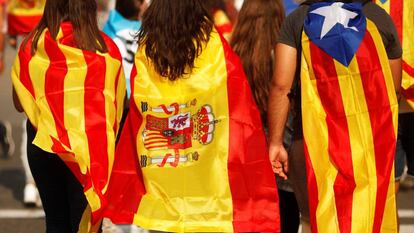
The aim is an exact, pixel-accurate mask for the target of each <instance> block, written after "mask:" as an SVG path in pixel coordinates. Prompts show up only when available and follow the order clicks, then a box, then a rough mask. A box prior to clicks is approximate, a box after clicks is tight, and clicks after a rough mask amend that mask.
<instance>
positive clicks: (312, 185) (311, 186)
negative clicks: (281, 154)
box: [303, 142, 319, 233]
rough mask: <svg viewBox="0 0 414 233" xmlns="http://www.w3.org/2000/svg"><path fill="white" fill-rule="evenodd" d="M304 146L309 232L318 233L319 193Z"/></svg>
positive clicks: (306, 149)
mask: <svg viewBox="0 0 414 233" xmlns="http://www.w3.org/2000/svg"><path fill="white" fill-rule="evenodd" d="M303 144H304V147H305V148H304V152H305V156H306V174H307V182H308V193H309V195H308V196H309V197H308V198H309V218H310V222H311V230H312V232H313V233H318V221H317V220H316V210H317V208H318V203H319V192H318V183H317V181H316V177H315V171H314V169H313V166H312V161H311V159H310V156H309V150H308V146H307V145H306V142H304V143H303Z"/></svg>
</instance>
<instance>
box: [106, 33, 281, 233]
mask: <svg viewBox="0 0 414 233" xmlns="http://www.w3.org/2000/svg"><path fill="white" fill-rule="evenodd" d="M195 67H196V68H194V69H193V71H192V72H191V74H188V75H185V76H184V77H182V78H180V79H179V80H177V81H175V82H171V81H168V80H166V78H163V77H161V76H160V75H158V74H157V73H156V71H155V70H154V68H153V65H152V64H151V62H150V61H148V59H147V58H146V56H145V48H143V47H140V48H139V49H138V53H137V55H136V60H135V68H134V70H133V75H132V76H131V77H133V80H132V96H131V102H130V113H129V115H128V117H127V120H126V123H125V127H124V129H123V131H122V134H121V138H120V141H119V144H118V145H117V152H116V156H120V157H124V159H123V160H119V161H120V163H115V165H114V171H113V176H112V179H111V183H110V186H109V193H108V195H109V196H110V197H108V199H109V200H110V205H109V207H108V209H107V215H106V216H107V217H109V218H110V219H111V220H112V221H113V222H114V223H134V224H136V225H139V226H141V227H143V228H145V229H153V230H159V231H167V232H279V231H280V227H279V206H278V194H277V190H276V181H275V176H274V174H273V172H272V169H271V165H270V162H269V158H268V152H267V146H266V139H265V134H264V130H263V127H262V123H261V118H260V113H259V111H258V109H257V107H256V104H255V102H254V100H253V97H252V94H251V92H250V87H249V84H248V82H247V79H246V77H245V75H244V72H243V68H242V66H241V63H240V61H239V59H238V58H237V56H236V55H235V54H234V52H232V51H231V49H230V47H229V45H228V44H227V42H225V41H224V39H223V37H221V36H220V34H219V33H217V32H216V31H214V32H212V34H211V37H210V40H209V42H208V44H207V45H206V47H204V46H203V52H202V54H201V55H200V56H199V57H198V58H197V59H196V61H195ZM127 161H130V162H129V163H128V162H127ZM133 162H135V163H133ZM121 181H123V183H122V182H121ZM112 184H113V185H112Z"/></svg>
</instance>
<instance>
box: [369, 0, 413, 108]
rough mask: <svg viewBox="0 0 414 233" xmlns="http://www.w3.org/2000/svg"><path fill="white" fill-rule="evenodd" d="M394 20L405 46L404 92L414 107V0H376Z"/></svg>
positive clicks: (403, 58)
mask: <svg viewBox="0 0 414 233" xmlns="http://www.w3.org/2000/svg"><path fill="white" fill-rule="evenodd" d="M376 3H377V4H378V5H379V6H381V7H382V8H384V10H385V11H387V12H388V14H390V16H391V18H392V19H393V20H394V23H395V27H396V28H397V32H398V36H399V37H400V41H401V45H402V48H403V57H402V62H403V76H402V88H403V90H402V94H403V96H404V98H406V99H407V100H408V103H409V104H410V105H411V107H412V108H413V109H414V43H413V41H414V1H407V0H376Z"/></svg>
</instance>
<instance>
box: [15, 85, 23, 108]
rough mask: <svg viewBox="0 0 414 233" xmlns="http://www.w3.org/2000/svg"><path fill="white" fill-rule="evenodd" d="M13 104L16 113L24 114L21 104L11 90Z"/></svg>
mask: <svg viewBox="0 0 414 233" xmlns="http://www.w3.org/2000/svg"><path fill="white" fill-rule="evenodd" d="M13 104H14V107H15V108H16V110H17V111H19V112H24V109H23V107H22V104H21V103H20V100H19V97H18V96H17V93H16V91H15V90H14V88H13Z"/></svg>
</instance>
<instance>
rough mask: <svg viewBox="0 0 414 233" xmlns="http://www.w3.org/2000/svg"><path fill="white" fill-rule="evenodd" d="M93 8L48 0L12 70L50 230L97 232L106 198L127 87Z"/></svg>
mask: <svg viewBox="0 0 414 233" xmlns="http://www.w3.org/2000/svg"><path fill="white" fill-rule="evenodd" d="M96 11H97V5H96V1H95V0H82V1H78V0H47V1H46V5H45V10H44V15H43V17H42V18H41V20H40V22H39V24H38V25H37V26H36V28H35V29H34V30H33V31H32V32H31V33H30V34H29V35H28V36H27V37H26V39H25V40H24V41H23V43H22V45H21V47H20V49H19V52H18V56H17V58H16V60H15V63H14V65H13V69H12V81H13V88H14V97H15V98H14V102H15V106H16V108H17V109H18V110H19V111H24V112H25V114H26V115H27V117H28V119H29V122H28V124H27V131H28V159H29V164H30V167H31V170H32V172H33V176H34V178H35V181H36V184H37V186H38V189H39V193H40V197H41V200H42V203H43V208H44V210H45V214H46V232H98V231H99V226H100V222H101V220H102V216H103V210H104V209H105V206H106V204H107V201H106V197H105V195H106V191H107V186H108V182H109V179H110V176H111V170H112V165H113V163H114V154H115V139H116V136H117V131H118V128H119V122H120V119H121V117H122V110H123V101H124V96H125V89H126V88H125V80H124V77H123V70H122V58H121V55H120V53H119V50H118V48H117V47H116V45H115V43H113V42H112V40H111V39H110V38H109V37H107V36H106V35H105V34H103V33H101V32H100V31H99V29H98V25H97V19H96Z"/></svg>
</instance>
